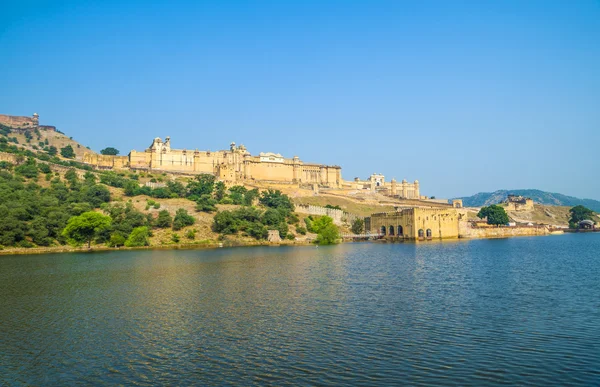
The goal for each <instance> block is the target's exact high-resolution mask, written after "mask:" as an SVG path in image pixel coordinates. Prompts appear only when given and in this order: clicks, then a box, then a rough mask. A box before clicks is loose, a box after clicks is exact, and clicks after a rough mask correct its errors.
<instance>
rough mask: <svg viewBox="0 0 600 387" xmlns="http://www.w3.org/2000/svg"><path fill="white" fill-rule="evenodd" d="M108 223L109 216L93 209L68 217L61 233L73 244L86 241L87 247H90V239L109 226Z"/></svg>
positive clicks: (109, 221)
mask: <svg viewBox="0 0 600 387" xmlns="http://www.w3.org/2000/svg"><path fill="white" fill-rule="evenodd" d="M110 224H111V219H110V217H109V216H105V215H102V214H99V213H97V212H94V211H89V212H84V213H83V214H81V215H79V216H73V217H71V218H70V219H69V221H68V222H67V226H66V227H65V229H64V230H63V232H62V235H63V236H64V237H65V238H67V240H68V241H69V242H70V243H72V244H75V245H79V244H81V243H84V242H87V244H88V248H90V247H91V244H92V239H94V237H96V236H97V235H98V234H99V233H100V232H102V231H103V230H104V229H106V228H108V227H110Z"/></svg>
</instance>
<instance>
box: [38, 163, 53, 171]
mask: <svg viewBox="0 0 600 387" xmlns="http://www.w3.org/2000/svg"><path fill="white" fill-rule="evenodd" d="M38 169H39V170H40V172H42V173H50V172H52V169H50V166H49V165H48V164H46V163H39V164H38Z"/></svg>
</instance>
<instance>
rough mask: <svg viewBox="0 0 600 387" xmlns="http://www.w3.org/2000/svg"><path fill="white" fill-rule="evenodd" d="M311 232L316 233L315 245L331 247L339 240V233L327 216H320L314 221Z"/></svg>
mask: <svg viewBox="0 0 600 387" xmlns="http://www.w3.org/2000/svg"><path fill="white" fill-rule="evenodd" d="M313 230H314V232H316V233H317V240H316V243H318V244H320V245H331V244H334V243H337V242H338V240H339V239H340V232H339V230H338V228H337V226H336V225H335V224H333V219H332V218H330V217H329V216H321V217H319V218H318V219H317V220H315V221H314V222H313Z"/></svg>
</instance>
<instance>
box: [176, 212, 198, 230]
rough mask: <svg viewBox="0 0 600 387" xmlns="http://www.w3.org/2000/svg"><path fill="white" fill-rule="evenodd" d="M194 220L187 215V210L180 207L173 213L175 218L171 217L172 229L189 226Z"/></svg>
mask: <svg viewBox="0 0 600 387" xmlns="http://www.w3.org/2000/svg"><path fill="white" fill-rule="evenodd" d="M195 222H196V219H194V217H193V216H191V215H189V214H188V212H187V210H184V209H183V208H180V209H178V210H177V212H176V213H175V218H174V219H173V230H175V231H177V230H181V229H182V228H184V227H185V226H191V225H192V224H194V223H195Z"/></svg>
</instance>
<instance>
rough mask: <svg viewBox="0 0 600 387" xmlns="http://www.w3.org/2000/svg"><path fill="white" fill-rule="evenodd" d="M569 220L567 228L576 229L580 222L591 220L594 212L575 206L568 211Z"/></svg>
mask: <svg viewBox="0 0 600 387" xmlns="http://www.w3.org/2000/svg"><path fill="white" fill-rule="evenodd" d="M569 213H570V214H571V218H570V219H569V228H578V227H579V222H581V221H582V220H592V215H594V211H592V210H590V209H589V208H586V207H584V206H582V205H578V206H575V207H573V208H571V209H570V210H569Z"/></svg>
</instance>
